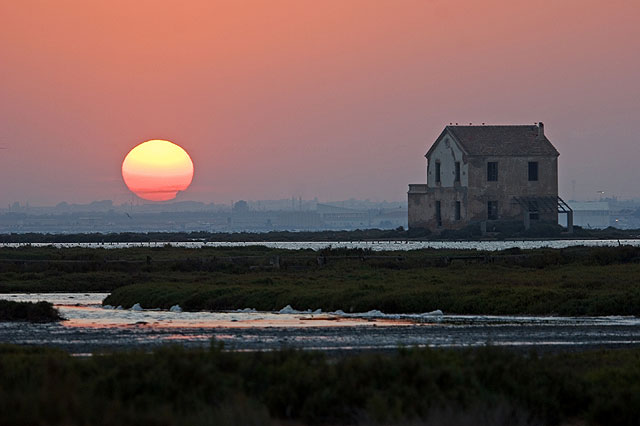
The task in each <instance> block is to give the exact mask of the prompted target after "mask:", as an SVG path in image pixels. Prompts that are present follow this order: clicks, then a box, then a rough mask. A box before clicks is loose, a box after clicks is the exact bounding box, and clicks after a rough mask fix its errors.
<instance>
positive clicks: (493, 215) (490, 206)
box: [487, 201, 498, 220]
mask: <svg viewBox="0 0 640 426" xmlns="http://www.w3.org/2000/svg"><path fill="white" fill-rule="evenodd" d="M487 219H489V220H497V219H498V202H497V201H489V202H488V203H487Z"/></svg>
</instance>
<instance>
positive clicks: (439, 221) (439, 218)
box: [436, 201, 442, 226]
mask: <svg viewBox="0 0 640 426" xmlns="http://www.w3.org/2000/svg"><path fill="white" fill-rule="evenodd" d="M436 223H437V224H438V226H442V212H441V210H440V201H436Z"/></svg>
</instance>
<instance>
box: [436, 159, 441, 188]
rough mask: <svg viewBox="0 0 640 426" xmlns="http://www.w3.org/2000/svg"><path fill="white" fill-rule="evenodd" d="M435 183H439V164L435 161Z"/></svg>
mask: <svg viewBox="0 0 640 426" xmlns="http://www.w3.org/2000/svg"><path fill="white" fill-rule="evenodd" d="M436 183H440V162H439V161H436Z"/></svg>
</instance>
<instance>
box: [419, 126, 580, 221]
mask: <svg viewBox="0 0 640 426" xmlns="http://www.w3.org/2000/svg"><path fill="white" fill-rule="evenodd" d="M559 155H560V154H559V153H558V151H557V150H556V149H555V148H554V146H553V145H552V144H551V142H550V141H549V139H547V137H546V136H545V134H544V125H543V124H542V123H538V124H537V125H509V126H485V125H482V126H473V125H469V126H458V125H455V126H452V125H450V126H446V127H445V129H444V130H443V131H442V133H441V134H440V136H438V138H437V139H436V141H435V142H434V143H433V145H432V146H431V148H430V149H429V151H428V152H427V154H426V155H425V157H426V158H427V183H426V184H417V185H409V193H408V198H409V200H408V201H409V228H428V229H430V230H432V231H436V232H438V231H439V230H442V229H459V228H463V227H465V226H466V225H468V224H469V223H472V222H491V221H498V220H501V221H507V220H510V221H513V220H522V221H523V222H524V225H525V227H527V228H528V227H529V225H530V222H531V221H535V220H543V221H549V222H554V223H557V222H558V212H559V211H560V212H562V213H567V216H570V214H569V213H568V212H569V210H570V209H568V206H566V204H565V203H564V202H563V201H562V200H561V199H560V198H559V197H558V156H559Z"/></svg>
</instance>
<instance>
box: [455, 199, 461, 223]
mask: <svg viewBox="0 0 640 426" xmlns="http://www.w3.org/2000/svg"><path fill="white" fill-rule="evenodd" d="M456 220H460V201H456Z"/></svg>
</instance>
